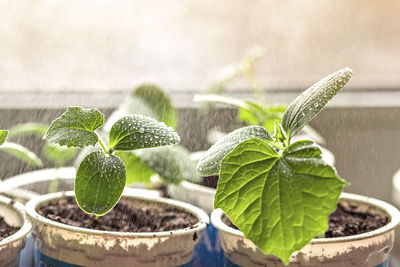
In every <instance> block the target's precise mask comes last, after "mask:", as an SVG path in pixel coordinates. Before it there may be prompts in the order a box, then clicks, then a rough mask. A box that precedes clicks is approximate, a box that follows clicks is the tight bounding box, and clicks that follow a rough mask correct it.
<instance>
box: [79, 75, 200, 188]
mask: <svg viewBox="0 0 400 267" xmlns="http://www.w3.org/2000/svg"><path fill="white" fill-rule="evenodd" d="M130 114H142V115H146V116H149V117H151V118H154V119H156V120H158V121H160V122H164V123H165V124H166V125H167V126H169V127H171V128H173V129H176V126H177V116H176V110H175V108H174V107H173V105H172V101H171V99H170V97H169V96H168V95H167V94H166V92H165V91H164V90H163V89H162V88H161V87H160V86H157V85H155V84H149V83H147V84H141V85H139V86H137V87H136V88H134V89H133V90H132V91H131V92H130V94H129V96H128V97H127V98H125V99H124V100H123V101H122V103H121V104H120V105H119V106H118V107H117V109H115V110H114V111H113V112H112V114H111V115H110V117H109V118H108V119H107V121H106V122H105V124H104V127H103V132H102V135H103V136H106V135H107V134H108V132H109V131H110V129H111V127H112V125H113V124H114V123H115V122H116V121H117V120H119V119H120V118H122V117H124V116H127V115H130ZM115 155H116V156H118V157H120V158H121V159H122V161H123V162H124V164H125V168H126V173H127V185H132V184H143V185H145V186H149V185H151V184H152V185H154V180H153V181H151V177H155V176H158V177H159V178H160V179H159V182H161V183H167V184H170V183H174V184H177V183H179V182H180V181H182V180H188V181H192V182H199V181H200V179H201V178H200V177H199V175H198V174H197V172H196V164H195V163H194V162H192V161H189V160H187V159H188V158H189V157H190V154H189V152H188V151H187V149H186V148H184V147H183V146H181V145H179V144H178V145H174V146H163V147H154V148H149V149H141V150H134V151H117V152H116V153H115ZM79 158H80V157H79Z"/></svg>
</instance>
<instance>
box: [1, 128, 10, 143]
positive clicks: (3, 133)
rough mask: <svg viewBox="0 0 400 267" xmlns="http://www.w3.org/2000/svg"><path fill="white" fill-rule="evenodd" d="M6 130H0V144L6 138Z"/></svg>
mask: <svg viewBox="0 0 400 267" xmlns="http://www.w3.org/2000/svg"><path fill="white" fill-rule="evenodd" d="M7 135H8V131H7V130H0V145H2V144H3V143H4V142H5V141H6V139H7Z"/></svg>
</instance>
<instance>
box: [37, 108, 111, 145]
mask: <svg viewBox="0 0 400 267" xmlns="http://www.w3.org/2000/svg"><path fill="white" fill-rule="evenodd" d="M103 123H104V117H103V114H101V112H100V111H98V110H97V109H95V108H91V109H85V108H81V107H68V109H67V111H66V112H65V113H64V114H63V115H62V116H61V117H59V118H57V119H55V120H54V121H53V122H52V123H51V125H50V127H49V129H47V132H46V134H45V135H44V138H45V139H47V140H48V141H49V142H51V143H56V144H59V145H61V146H64V145H66V146H68V147H71V146H72V147H84V146H88V145H95V144H96V143H97V141H98V137H97V135H96V133H95V132H94V130H96V129H97V128H99V127H100V126H102V125H103Z"/></svg>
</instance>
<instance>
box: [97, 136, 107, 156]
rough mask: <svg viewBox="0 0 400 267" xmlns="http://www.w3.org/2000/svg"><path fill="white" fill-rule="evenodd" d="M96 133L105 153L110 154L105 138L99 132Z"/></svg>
mask: <svg viewBox="0 0 400 267" xmlns="http://www.w3.org/2000/svg"><path fill="white" fill-rule="evenodd" d="M95 134H96V135H97V139H98V140H99V144H100V146H101V148H102V149H103V151H104V153H106V154H109V153H110V152H109V151H108V150H107V148H106V145H105V142H104V140H103V138H101V136H100V135H99V134H98V133H96V132H95Z"/></svg>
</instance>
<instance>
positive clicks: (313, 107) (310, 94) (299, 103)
mask: <svg viewBox="0 0 400 267" xmlns="http://www.w3.org/2000/svg"><path fill="white" fill-rule="evenodd" d="M352 74H353V71H352V70H351V69H350V68H345V69H341V70H339V71H337V72H334V73H332V74H330V75H328V76H326V77H325V78H323V79H322V80H320V81H319V82H317V83H315V84H314V85H313V86H311V87H310V88H309V89H307V90H306V91H304V92H303V93H302V94H301V95H299V96H298V97H297V98H296V99H295V100H294V101H293V102H292V103H291V104H290V105H289V107H288V108H287V110H286V112H285V114H284V115H283V118H282V126H283V128H284V129H285V131H286V133H287V134H289V135H290V137H292V136H294V135H296V134H297V133H298V132H299V131H300V130H301V129H303V127H304V126H305V125H307V124H308V123H309V122H310V121H311V120H312V119H313V118H314V117H315V116H316V115H317V114H318V113H319V112H320V111H321V110H322V108H323V107H324V106H325V105H326V104H327V103H328V101H329V100H331V99H332V97H334V96H335V95H336V94H337V93H338V92H339V91H340V90H341V89H342V88H343V86H345V84H346V83H347V82H348V81H349V80H350V78H351V75H352Z"/></svg>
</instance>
